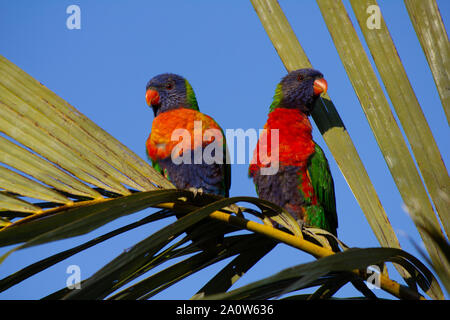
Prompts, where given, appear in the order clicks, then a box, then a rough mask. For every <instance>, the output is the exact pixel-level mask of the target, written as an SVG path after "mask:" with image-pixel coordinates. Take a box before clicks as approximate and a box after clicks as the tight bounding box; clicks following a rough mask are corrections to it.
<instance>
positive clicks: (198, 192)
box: [188, 187, 203, 199]
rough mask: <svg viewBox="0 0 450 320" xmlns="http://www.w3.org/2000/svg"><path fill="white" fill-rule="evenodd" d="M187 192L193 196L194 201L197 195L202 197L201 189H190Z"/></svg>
mask: <svg viewBox="0 0 450 320" xmlns="http://www.w3.org/2000/svg"><path fill="white" fill-rule="evenodd" d="M188 190H189V191H190V192H192V193H193V194H194V199H195V197H197V194H198V195H200V196H201V195H203V189H202V188H194V187H191V188H189V189H188Z"/></svg>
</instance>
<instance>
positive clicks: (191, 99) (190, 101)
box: [185, 80, 199, 111]
mask: <svg viewBox="0 0 450 320" xmlns="http://www.w3.org/2000/svg"><path fill="white" fill-rule="evenodd" d="M185 82H186V103H187V105H188V107H189V108H191V109H194V110H197V111H198V110H199V109H198V103H197V98H196V97H195V93H194V89H192V86H191V84H190V83H189V82H188V81H187V80H185Z"/></svg>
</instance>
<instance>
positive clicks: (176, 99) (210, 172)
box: [145, 73, 231, 252]
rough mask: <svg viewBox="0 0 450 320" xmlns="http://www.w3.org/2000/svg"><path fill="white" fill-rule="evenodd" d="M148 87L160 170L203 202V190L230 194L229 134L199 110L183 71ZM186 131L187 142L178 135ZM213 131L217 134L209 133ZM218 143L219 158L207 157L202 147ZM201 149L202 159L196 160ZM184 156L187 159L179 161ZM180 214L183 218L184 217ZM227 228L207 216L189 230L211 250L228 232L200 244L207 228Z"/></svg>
mask: <svg viewBox="0 0 450 320" xmlns="http://www.w3.org/2000/svg"><path fill="white" fill-rule="evenodd" d="M145 90H146V93H145V99H146V102H147V104H148V106H150V107H151V108H152V110H153V113H154V119H153V122H152V128H151V132H150V135H149V136H148V139H147V141H146V151H147V155H148V157H149V158H150V160H151V162H152V166H153V167H154V168H155V170H156V171H158V172H159V173H161V174H162V175H163V176H164V177H166V178H167V179H168V180H169V181H170V182H172V183H173V184H174V186H175V187H176V188H178V189H187V190H190V191H192V192H193V194H194V199H197V201H199V200H200V199H199V198H198V196H197V195H198V194H203V193H206V194H213V195H218V196H222V197H229V189H230V186H231V166H230V164H229V162H227V161H226V156H227V149H226V140H225V135H224V133H223V130H222V129H221V128H220V126H219V125H218V123H217V122H216V121H215V120H214V119H213V118H212V117H210V116H208V115H206V114H204V113H201V112H200V111H199V107H198V102H197V98H196V95H195V93H194V90H193V88H192V86H191V85H190V83H189V82H188V81H187V80H186V79H185V78H183V77H182V76H180V75H177V74H173V73H163V74H159V75H157V76H155V77H153V78H152V79H150V80H149V81H148V83H147V85H146V89H145ZM180 130H181V132H182V133H183V132H184V133H185V134H186V135H187V136H183V135H181V137H182V138H183V139H182V141H181V142H180V140H179V137H180V136H175V139H174V136H173V134H174V133H175V132H177V131H180ZM196 131H197V132H196ZM208 132H212V133H215V134H211V136H208V134H207V133H208ZM213 142H214V143H215V145H216V146H218V147H217V148H213V149H212V151H211V153H210V155H211V157H213V158H214V157H215V156H216V155H217V158H219V161H206V158H204V157H203V155H204V154H203V153H202V151H203V152H206V149H207V148H208V147H211V146H213ZM180 144H181V150H179V149H180ZM198 151H200V153H197V154H199V155H200V159H198V158H197V159H195V158H196V152H198ZM220 153H222V155H223V156H221V154H220ZM217 158H214V159H217ZM180 159H182V161H177V160H180ZM176 216H177V218H180V217H181V216H182V215H179V214H177V215H176ZM207 220H208V219H207ZM225 227H226V226H223V225H222V223H221V222H218V221H209V220H208V221H205V220H202V221H200V222H199V223H197V224H195V225H194V226H192V227H190V228H188V229H187V230H186V233H187V234H188V236H189V237H190V238H191V240H192V241H193V242H197V245H198V246H199V247H200V248H202V249H204V250H210V252H211V250H213V248H217V247H220V245H221V241H222V240H223V235H221V236H218V237H213V239H211V240H208V241H206V243H203V244H201V243H200V244H199V243H198V238H199V237H203V236H204V231H202V230H205V229H206V230H208V229H209V230H211V228H213V229H212V230H216V231H217V230H222V229H224V228H225Z"/></svg>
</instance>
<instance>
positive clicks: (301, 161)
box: [249, 108, 315, 176]
mask: <svg viewBox="0 0 450 320" xmlns="http://www.w3.org/2000/svg"><path fill="white" fill-rule="evenodd" d="M264 129H266V130H264V131H263V132H262V134H261V136H260V138H259V140H258V144H257V146H256V149H255V151H254V154H253V159H252V162H251V163H252V164H251V165H250V172H249V175H250V176H253V173H254V172H255V171H256V170H258V169H259V168H261V167H269V166H270V163H271V161H276V160H275V159H276V157H272V155H276V154H277V153H278V161H279V165H285V166H297V167H305V168H306V166H307V163H308V159H309V158H310V156H311V155H312V154H313V153H314V149H315V143H314V141H313V140H312V133H311V132H312V127H311V122H310V121H309V119H308V117H307V116H306V115H305V114H304V113H302V112H300V111H299V110H296V109H286V108H276V109H274V110H273V111H272V112H270V113H269V118H268V120H267V122H266V124H265V126H264ZM272 129H278V136H279V143H278V145H273V146H272V145H271V136H270V135H271V130H272ZM272 165H273V163H272Z"/></svg>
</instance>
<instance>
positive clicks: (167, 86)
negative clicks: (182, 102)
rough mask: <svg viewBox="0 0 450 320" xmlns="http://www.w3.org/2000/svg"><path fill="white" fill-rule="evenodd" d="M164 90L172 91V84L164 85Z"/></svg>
mask: <svg viewBox="0 0 450 320" xmlns="http://www.w3.org/2000/svg"><path fill="white" fill-rule="evenodd" d="M166 89H167V90H172V89H173V83H171V82H169V83H168V84H166Z"/></svg>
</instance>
